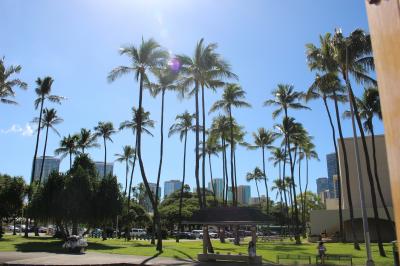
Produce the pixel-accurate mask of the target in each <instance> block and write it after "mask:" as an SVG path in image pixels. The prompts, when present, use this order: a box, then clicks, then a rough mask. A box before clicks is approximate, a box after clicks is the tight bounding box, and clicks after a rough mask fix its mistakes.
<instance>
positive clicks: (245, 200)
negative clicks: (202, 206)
mask: <svg viewBox="0 0 400 266" xmlns="http://www.w3.org/2000/svg"><path fill="white" fill-rule="evenodd" d="M228 195H229V194H228ZM250 198H251V189H250V186H249V185H240V186H238V187H237V202H238V203H240V204H242V205H249V203H250Z"/></svg>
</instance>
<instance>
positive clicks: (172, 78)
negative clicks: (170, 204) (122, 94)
mask: <svg viewBox="0 0 400 266" xmlns="http://www.w3.org/2000/svg"><path fill="white" fill-rule="evenodd" d="M153 74H154V76H155V77H156V78H157V83H151V82H146V87H147V88H149V89H150V91H151V94H152V96H154V97H156V96H157V95H158V94H160V93H161V125H160V161H159V164H158V173H157V182H156V195H155V196H156V200H155V203H156V205H158V203H159V196H160V195H158V188H159V187H160V178H161V169H162V162H163V151H164V98H165V92H166V91H167V90H177V87H176V85H175V83H176V79H177V77H178V72H177V71H176V70H175V69H172V68H169V67H167V68H162V69H154V70H153ZM154 220H155V219H154Z"/></svg>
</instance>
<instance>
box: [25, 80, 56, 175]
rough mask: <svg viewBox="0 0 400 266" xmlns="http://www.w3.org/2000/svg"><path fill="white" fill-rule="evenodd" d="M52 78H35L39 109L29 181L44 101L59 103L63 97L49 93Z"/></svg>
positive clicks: (37, 146)
mask: <svg viewBox="0 0 400 266" xmlns="http://www.w3.org/2000/svg"><path fill="white" fill-rule="evenodd" d="M53 82H54V80H53V78H51V77H45V78H43V79H41V78H38V79H37V80H36V84H37V86H38V87H37V88H36V89H35V92H36V95H37V98H36V100H35V102H34V103H35V109H36V110H37V109H38V108H39V106H40V111H39V119H38V127H37V133H36V145H35V153H34V155H33V165H32V173H31V183H32V181H33V175H34V173H35V170H36V160H35V159H36V157H37V152H38V148H39V138H40V131H41V128H42V126H41V123H42V114H43V108H44V102H45V101H46V100H48V101H50V102H54V103H58V104H60V103H61V100H62V99H63V97H61V96H56V95H51V94H50V93H51V87H52V85H53Z"/></svg>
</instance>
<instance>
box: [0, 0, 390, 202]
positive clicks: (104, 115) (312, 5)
mask: <svg viewBox="0 0 400 266" xmlns="http://www.w3.org/2000/svg"><path fill="white" fill-rule="evenodd" d="M0 10H2V16H0V25H2V34H1V37H0V56H6V62H7V64H21V65H22V66H23V69H22V72H21V75H20V78H21V79H22V80H24V81H26V82H27V83H28V84H29V89H28V90H27V91H21V90H18V89H17V91H16V92H17V96H16V100H17V101H18V103H19V105H18V106H8V105H0V147H1V148H0V172H2V173H8V174H11V175H22V176H24V177H25V179H26V180H28V177H29V174H30V168H31V161H32V157H33V153H34V144H35V138H34V136H32V134H34V132H32V127H33V130H34V125H30V124H28V123H29V122H30V121H31V120H32V119H33V117H35V116H37V115H38V112H37V111H35V110H34V107H33V100H34V98H35V94H34V88H35V84H34V81H35V79H36V78H37V77H44V76H47V75H49V76H52V77H53V78H54V80H55V82H54V84H53V93H54V94H57V95H62V96H65V97H67V98H68V100H67V101H65V102H64V103H63V105H61V106H55V107H56V108H57V110H58V113H59V115H60V116H61V117H62V118H63V119H64V122H63V123H62V124H60V125H59V126H58V127H57V128H58V130H59V132H60V133H61V135H67V134H69V133H75V132H78V131H79V130H80V128H82V127H85V128H93V127H94V126H95V125H96V124H97V122H98V121H111V122H113V123H114V125H115V126H116V127H118V126H119V124H120V123H121V122H122V121H124V120H126V119H129V118H130V116H131V114H130V108H131V107H132V106H133V105H135V106H137V102H138V99H137V97H138V84H137V83H136V82H135V80H134V77H133V76H125V77H123V78H121V79H119V80H117V81H116V82H114V83H112V84H109V83H108V82H107V80H106V77H107V74H108V72H109V71H110V70H111V69H112V68H114V67H116V66H118V65H121V64H127V63H128V60H127V58H125V57H122V56H119V55H118V48H119V47H120V46H121V45H124V44H130V43H133V44H138V43H139V42H140V40H141V38H142V36H143V37H144V38H145V39H147V38H150V37H153V38H155V39H156V40H157V41H158V42H159V43H160V44H161V45H162V46H163V47H165V48H166V49H168V50H169V51H170V52H171V53H178V54H182V53H184V54H188V55H192V53H193V50H194V47H195V44H196V42H197V41H198V40H199V39H200V38H202V37H204V38H205V41H206V42H207V43H208V42H216V43H218V44H219V48H218V52H220V53H221V54H222V55H223V56H224V58H226V59H227V60H228V61H229V62H230V63H231V65H232V68H233V71H234V72H235V73H236V74H237V75H238V76H239V79H240V80H239V83H240V84H241V85H242V87H243V88H244V90H246V92H247V100H248V101H249V102H250V103H251V104H252V106H253V108H252V109H241V110H234V111H233V113H234V115H235V117H236V118H237V120H238V122H239V123H240V124H242V125H244V126H245V130H246V131H247V132H248V134H247V136H246V140H247V141H252V136H251V132H253V131H255V130H256V129H257V128H258V127H266V128H272V127H273V125H274V124H275V123H276V122H280V119H279V120H278V121H274V120H273V119H272V116H271V113H272V111H273V108H272V107H263V106H262V103H263V102H264V101H265V100H266V99H268V98H271V91H272V90H273V89H274V88H275V87H276V85H277V84H278V83H288V84H293V85H294V86H295V88H296V89H297V90H305V89H307V88H308V86H309V85H310V84H311V82H312V80H313V77H314V74H313V73H311V72H310V71H309V70H308V68H307V64H306V57H305V44H306V43H309V42H312V43H317V42H318V36H319V34H323V33H325V32H333V30H334V28H336V27H341V28H342V29H343V32H344V33H345V34H348V33H349V32H351V31H352V30H354V29H356V28H362V29H365V30H367V31H368V24H367V18H366V13H365V7H364V2H363V1H348V0H335V1H311V0H309V1H283V0H279V1H278V0H276V1H261V0H260V1H255V0H254V1H239V0H238V1H228V0H219V1H213V0H202V1H194V0H181V1H179V0H168V1H165V0H146V1H145V0H143V1H133V0H114V1H105V0H84V1H83V0H79V1H78V0H71V1H51V0H47V1H45V0H43V1H42V0H37V1H22V0H3V1H1V2H0ZM356 90H357V91H358V92H361V91H362V87H357V86H356ZM221 93H222V90H219V91H217V92H216V93H213V92H211V91H207V93H206V108H207V110H208V109H209V107H210V106H211V104H212V103H213V102H214V101H215V100H217V99H218V98H219V97H220V96H221ZM48 106H49V107H54V106H52V105H51V104H49V105H48ZM309 106H310V107H311V108H312V111H290V115H292V116H294V117H295V118H296V119H297V120H298V121H299V122H302V123H303V124H304V126H305V127H306V129H307V130H308V131H309V133H310V134H311V135H313V136H314V141H315V144H316V146H317V152H318V154H319V156H320V158H321V161H320V162H317V161H313V162H311V163H310V188H311V190H314V191H315V190H316V185H315V179H316V178H318V177H321V176H326V175H327V170H326V160H325V156H326V154H327V153H330V152H332V151H333V145H332V141H331V132H330V129H329V127H328V126H329V125H328V122H327V116H326V113H325V111H324V109H323V106H322V103H321V102H319V101H316V102H312V103H310V104H309ZM144 108H145V109H147V110H149V111H150V112H151V117H152V119H153V120H156V121H159V117H160V98H155V99H154V98H151V97H150V95H149V94H148V93H146V94H145V99H144ZM341 108H342V110H344V108H345V107H344V106H342V107H341ZM185 110H189V111H191V112H193V111H194V99H189V100H183V101H181V100H179V99H178V98H177V95H175V94H174V93H169V94H168V95H167V96H166V110H165V111H166V117H165V124H166V128H168V127H169V126H170V125H171V124H172V123H173V121H174V118H175V116H176V115H177V114H179V113H182V112H184V111H185ZM215 115H216V114H215ZM213 116H214V115H211V116H208V117H207V120H208V121H207V124H209V122H210V121H211V119H212V117H213ZM158 126H159V123H157V124H156V128H155V129H154V130H153V133H154V137H153V138H151V137H147V136H146V137H144V139H143V158H144V163H145V167H146V172H147V175H148V177H149V179H150V180H151V181H155V179H156V174H157V167H158V147H159V127H158ZM349 126H350V122H349V121H345V122H344V132H345V136H350V134H351V131H350V128H349ZM377 132H378V133H382V132H383V127H382V125H381V124H379V125H378V129H377ZM59 140H60V139H59V137H58V136H57V135H55V134H53V133H50V136H49V144H48V150H49V153H50V155H52V153H53V151H54V149H55V148H57V146H58V143H59ZM113 140H114V142H113V143H109V145H108V147H107V148H108V158H109V159H110V160H113V159H114V157H113V155H114V154H115V153H120V152H121V151H122V146H123V145H126V144H131V145H132V144H133V136H132V135H131V134H130V132H129V131H124V132H120V133H118V134H116V135H115V136H113ZM193 142H194V135H191V136H189V145H188V151H189V152H188V165H187V177H188V178H187V179H188V183H189V184H190V185H191V186H193V185H194V184H195V181H194V152H193V151H194V145H193ZM41 144H42V143H41ZM40 147H42V145H41V146H40ZM182 150H183V145H182V143H180V141H179V138H178V136H175V137H171V138H169V139H167V140H166V144H165V158H164V166H163V173H162V181H164V180H169V179H180V178H181V172H182V171H181V168H182V163H181V158H182ZM90 154H91V156H92V158H93V159H94V160H102V159H103V154H104V151H103V147H102V148H101V149H93V150H91V151H90ZM220 161H221V159H219V158H214V161H213V171H214V176H215V177H220V176H221V174H222V172H221V164H220ZM261 165H262V161H261V153H260V151H248V150H246V149H239V150H238V153H237V167H238V178H239V181H238V183H239V184H245V183H246V180H245V177H244V176H245V174H246V173H247V172H248V171H250V170H252V169H254V167H255V166H261ZM67 168H68V162H67V160H64V161H63V162H62V164H61V170H66V169H67ZM114 173H115V174H116V175H117V176H118V177H119V180H120V182H123V180H124V166H123V165H122V164H118V163H116V164H115V166H114ZM267 175H268V177H269V179H270V181H269V183H271V180H273V179H274V178H276V177H277V176H278V170H277V169H274V168H273V167H272V165H271V164H270V163H268V164H267ZM134 178H135V179H134V183H135V184H136V183H138V182H140V181H141V177H140V175H138V173H137V174H135V177H134ZM207 178H209V174H208V171H207ZM303 182H304V181H303ZM261 193H262V194H264V193H265V190H264V189H261ZM252 195H253V196H255V195H256V190H255V187H254V186H253V188H252Z"/></svg>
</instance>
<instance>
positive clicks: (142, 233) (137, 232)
mask: <svg viewBox="0 0 400 266" xmlns="http://www.w3.org/2000/svg"><path fill="white" fill-rule="evenodd" d="M130 234H131V236H132V237H140V236H145V235H146V234H147V232H146V230H144V229H139V228H132V230H131V233H130Z"/></svg>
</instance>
